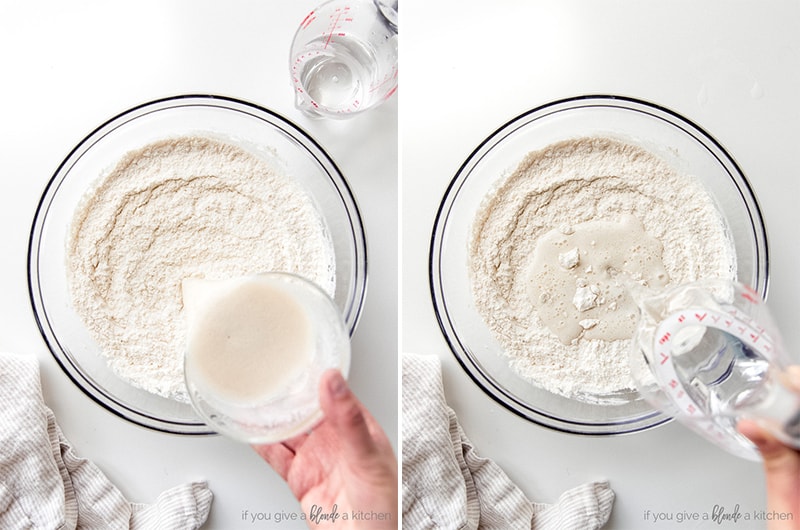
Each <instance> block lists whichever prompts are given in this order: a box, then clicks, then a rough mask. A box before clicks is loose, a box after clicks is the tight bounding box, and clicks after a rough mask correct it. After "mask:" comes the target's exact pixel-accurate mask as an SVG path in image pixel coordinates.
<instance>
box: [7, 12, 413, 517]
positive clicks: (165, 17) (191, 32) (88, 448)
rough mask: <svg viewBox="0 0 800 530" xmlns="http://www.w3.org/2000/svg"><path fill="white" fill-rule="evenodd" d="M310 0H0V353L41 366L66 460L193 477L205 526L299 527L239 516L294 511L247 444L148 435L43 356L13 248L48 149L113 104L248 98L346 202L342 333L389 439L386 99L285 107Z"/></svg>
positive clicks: (175, 478) (393, 292) (114, 473)
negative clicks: (361, 242)
mask: <svg viewBox="0 0 800 530" xmlns="http://www.w3.org/2000/svg"><path fill="white" fill-rule="evenodd" d="M315 4H316V2H314V1H313V0H312V1H308V0H304V1H299V0H295V1H277V0H273V1H244V0H234V1H225V2H218V1H197V0H192V1H189V0H186V1H138V2H124V3H123V2H104V1H99V0H98V1H76V2H57V1H32V2H11V1H3V2H2V3H0V66H2V78H3V81H2V83H0V106H2V111H0V117H1V118H0V175H1V177H0V178H2V180H0V186H1V188H0V189H1V190H2V191H0V226H2V231H0V248H1V249H2V258H0V293H2V294H1V295H0V350H3V351H14V352H19V353H27V354H30V355H35V356H37V357H38V358H39V359H40V361H41V363H40V364H41V371H42V380H43V381H42V384H43V392H44V397H45V401H46V402H47V404H48V405H49V406H50V407H51V408H52V409H53V410H54V412H55V414H56V418H57V421H58V422H59V423H60V425H61V426H62V428H63V431H64V434H65V435H66V437H67V438H68V439H69V440H70V441H71V442H72V444H73V445H74V447H75V450H76V452H77V453H78V454H79V455H80V456H84V457H87V458H89V459H91V460H93V461H94V462H95V463H97V464H98V465H99V466H100V467H101V468H102V469H103V470H104V471H105V472H106V474H107V475H108V476H109V477H110V478H111V480H112V481H113V482H114V483H115V484H117V485H118V486H119V487H120V489H121V490H122V492H123V494H125V495H126V496H127V497H128V498H129V499H130V500H132V501H137V502H152V501H153V500H154V499H155V498H156V496H157V495H158V494H159V493H160V492H161V491H162V490H164V489H166V488H168V487H171V486H174V485H177V484H179V483H183V482H186V481H190V480H197V479H205V480H208V482H209V485H210V487H211V489H212V491H213V492H214V495H215V497H214V502H213V505H212V510H211V516H210V518H209V522H208V525H207V528H210V529H223V530H230V529H234V530H235V529H240V528H241V529H251V528H305V524H302V523H293V524H292V523H281V524H274V523H260V524H258V523H257V524H252V523H250V522H246V521H242V519H241V516H242V512H243V511H244V510H248V511H249V512H250V513H254V512H263V513H274V512H280V511H285V512H295V513H299V510H300V508H299V505H298V504H297V502H296V501H295V500H294V498H293V496H292V495H291V493H290V492H289V490H288V488H287V487H286V485H285V484H284V483H283V481H282V480H281V479H280V477H279V476H278V475H277V474H276V473H274V472H273V471H272V469H271V468H270V467H269V466H267V465H266V464H265V463H264V462H263V461H261V460H260V459H259V457H258V456H257V455H256V454H255V453H254V452H253V451H251V450H250V448H249V447H246V446H244V445H240V444H237V443H235V442H232V441H229V440H227V439H224V438H222V437H218V436H215V437H204V438H203V437H200V438H197V437H179V436H174V435H167V434H161V433H156V432H152V431H149V430H146V429H144V428H141V427H137V426H134V425H132V424H129V423H127V422H126V421H124V420H122V419H119V418H118V417H117V416H114V415H112V414H111V413H109V412H108V411H106V410H105V409H103V408H101V407H100V406H98V405H97V404H95V403H94V402H93V401H92V400H90V399H89V398H88V397H86V396H85V395H84V394H83V393H82V392H81V391H80V390H79V389H77V387H75V386H74V385H73V384H72V383H71V382H70V380H69V379H68V378H67V377H66V376H65V375H64V374H63V373H62V372H61V370H60V368H59V367H58V365H57V364H56V363H55V361H54V360H53V359H52V357H51V355H50V353H49V351H48V350H47V348H46V346H45V344H44V342H43V341H42V340H41V338H40V335H39V332H38V330H37V327H36V323H35V320H34V318H33V314H32V311H31V309H30V307H31V306H30V303H29V300H28V292H27V276H26V253H27V242H28V235H29V230H30V226H31V223H32V221H33V214H34V210H35V209H36V205H37V203H38V200H39V198H40V196H41V193H42V192H43V190H44V187H45V185H46V183H47V181H48V179H49V178H50V177H51V175H52V174H53V173H54V172H55V170H56V168H57V167H58V165H59V163H60V162H61V160H62V159H63V158H64V157H65V156H66V155H67V153H69V151H70V150H71V149H72V148H73V147H74V146H75V145H76V144H77V143H78V142H79V141H80V140H81V139H82V138H83V137H84V136H85V135H87V134H88V133H89V132H91V131H92V130H93V129H94V128H95V127H97V126H98V125H100V124H101V123H103V122H104V121H106V120H107V119H109V118H111V117H112V116H115V115H116V114H118V113H120V112H123V111H124V110H126V109H128V108H130V107H132V106H135V105H138V104H140V103H144V102H146V101H150V100H153V99H157V98H161V97H166V96H172V95H176V94H181V93H213V94H221V95H226V96H231V97H236V98H240V99H244V100H248V101H251V102H253V103H257V104H260V105H263V106H266V107H269V108H270V109H272V110H275V111H277V112H278V113H280V114H282V115H284V116H285V117H287V118H289V119H290V120H292V121H294V122H295V123H297V124H298V125H300V127H302V128H304V129H306V130H307V131H308V132H309V133H310V134H311V135H312V136H313V137H315V138H316V139H317V140H318V141H319V142H320V143H321V144H322V146H323V147H324V148H325V149H326V150H327V151H328V153H329V154H330V155H331V156H332V157H333V159H334V160H335V161H336V162H337V164H338V165H339V167H340V169H341V170H342V172H343V174H344V175H345V177H346V178H347V180H348V182H349V184H350V185H351V188H352V190H353V192H354V194H355V196H356V199H357V201H358V204H359V206H360V208H361V213H362V216H363V220H364V224H365V226H366V232H367V239H368V258H369V265H368V275H369V280H368V293H367V300H366V305H365V307H364V313H363V317H362V320H361V322H360V324H359V327H358V329H357V331H356V333H355V336H354V340H353V362H352V371H351V383H352V386H353V388H354V390H355V392H356V393H357V394H358V395H359V397H361V399H362V400H363V401H364V402H365V403H366V404H367V406H368V407H369V408H370V409H371V410H372V412H373V413H374V414H375V415H376V417H377V418H378V421H379V422H380V423H381V424H382V425H383V426H384V428H385V430H386V431H387V433H388V434H389V436H390V438H391V439H392V440H393V441H394V443H395V445H397V442H396V441H397V369H396V358H397V356H396V350H397V263H398V262H397V259H398V254H397V238H398V236H397V217H398V215H397V98H394V99H393V100H392V101H391V102H390V103H388V104H387V105H385V106H383V107H381V108H379V109H376V110H374V111H373V112H371V113H369V114H365V115H362V116H359V117H356V118H354V119H352V120H351V121H348V122H342V123H339V122H336V123H330V122H315V121H311V120H308V119H306V118H304V117H303V116H302V115H301V114H300V113H299V111H297V110H295V108H294V101H293V91H292V87H291V84H290V81H289V74H288V62H289V57H288V56H289V45H290V43H291V40H292V37H293V35H294V31H295V29H296V28H297V26H298V25H299V23H300V21H302V20H303V18H304V17H305V15H306V14H307V13H308V12H309V11H310V10H311V9H312V8H313V7H314V6H315Z"/></svg>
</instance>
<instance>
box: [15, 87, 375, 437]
mask: <svg viewBox="0 0 800 530" xmlns="http://www.w3.org/2000/svg"><path fill="white" fill-rule="evenodd" d="M190 106H209V107H216V108H220V109H224V110H230V111H235V112H242V113H245V114H249V115H251V116H253V117H256V118H258V119H261V120H262V121H265V122H266V123H268V124H269V125H270V126H272V127H274V128H275V129H276V130H279V131H280V132H282V133H284V134H286V135H288V136H290V137H291V138H292V139H293V140H296V141H297V142H298V144H299V146H301V147H302V148H304V149H305V150H306V151H307V152H308V154H309V155H310V156H312V157H314V158H316V159H318V160H320V162H322V165H323V169H324V170H325V172H326V173H327V175H328V178H329V179H330V181H331V183H332V184H333V186H334V188H335V189H336V192H337V194H338V196H339V198H340V200H341V201H342V204H343V206H344V209H345V211H346V213H347V217H348V218H349V220H350V227H351V230H350V232H351V236H352V240H353V243H354V264H355V265H354V267H355V271H356V274H355V276H356V279H355V282H354V283H355V291H354V296H353V300H352V302H351V304H350V305H349V307H346V308H344V311H343V314H342V318H343V319H344V320H345V322H346V324H347V330H348V333H349V335H350V337H352V336H353V334H354V333H355V330H356V327H357V325H358V323H359V321H360V319H361V315H362V313H363V309H364V302H365V299H366V293H367V284H368V268H369V266H368V265H369V261H368V255H367V240H366V230H365V227H364V223H363V217H362V214H361V211H360V209H359V207H358V203H357V201H356V197H355V195H354V194H353V191H352V189H351V187H350V184H349V183H348V182H347V179H346V178H345V176H344V173H342V171H341V170H340V169H339V166H338V165H337V164H336V162H335V161H334V160H333V158H332V157H331V155H330V154H329V153H328V152H327V151H326V150H325V149H324V148H323V147H322V146H321V145H320V143H319V142H318V141H317V140H316V139H315V138H314V137H313V136H312V135H311V134H309V133H308V132H306V131H305V130H304V129H303V128H301V127H300V126H299V125H297V124H295V123H294V122H292V121H291V120H289V119H288V118H286V117H284V116H283V115H281V114H279V113H278V112H276V111H274V110H271V109H269V108H267V107H264V106H262V105H259V104H256V103H253V102H250V101H247V100H244V99H239V98H235V97H231V96H225V95H219V94H208V93H206V94H204V93H190V94H177V95H172V96H167V97H162V98H157V99H153V100H150V101H146V102H144V103H139V104H137V105H135V106H133V107H130V108H128V109H126V110H124V111H122V112H119V113H117V114H115V115H114V116H112V117H111V118H108V119H107V120H105V121H104V122H102V123H101V124H100V125H98V126H97V127H95V128H94V129H93V130H91V131H90V132H89V133H87V134H86V135H84V136H83V137H82V138H81V139H80V140H79V141H78V142H77V143H76V144H75V146H74V147H73V148H72V149H71V150H70V151H69V152H68V153H67V155H66V156H65V157H64V158H63V159H62V161H61V162H60V163H59V164H58V166H57V167H56V169H55V171H54V172H53V174H52V175H51V176H50V178H49V179H48V181H47V184H46V185H45V187H44V189H43V191H42V193H41V197H40V198H39V201H38V203H37V206H36V209H35V211H34V215H33V221H32V222H31V228H30V234H29V237H28V252H27V263H26V265H27V266H26V273H27V279H28V297H29V300H30V304H31V310H32V312H33V317H34V319H35V321H36V326H37V327H38V329H39V333H40V335H41V336H42V339H43V340H44V342H45V345H46V346H47V348H48V350H49V351H50V353H51V355H52V356H53V358H54V359H55V360H56V362H57V363H58V365H59V366H60V367H61V370H62V371H63V372H64V373H65V374H66V375H67V376H68V377H69V379H70V380H71V381H72V382H73V383H74V384H75V385H76V386H77V387H78V388H79V389H80V390H81V391H82V392H83V393H84V394H85V395H87V396H88V397H89V398H91V399H92V401H94V402H95V403H97V404H99V405H100V406H101V407H103V408H104V409H106V410H108V411H109V412H111V413H113V414H114V415H115V416H118V417H120V418H122V419H124V420H127V421H129V422H131V423H133V424H135V425H138V426H140V427H144V428H147V429H150V430H154V431H158V432H164V433H170V434H178V435H216V434H218V433H217V432H216V431H214V430H212V429H211V428H210V427H209V426H208V425H207V424H206V423H204V422H202V421H201V419H200V416H198V420H199V421H177V420H171V419H165V418H159V417H157V416H156V415H154V414H152V413H149V412H147V411H144V410H142V409H141V408H139V407H137V406H135V405H132V404H128V403H123V402H121V401H120V400H117V399H115V397H114V396H112V395H110V394H109V393H108V392H107V391H106V390H104V389H103V388H100V387H98V385H96V384H95V383H94V381H93V380H91V378H88V377H86V376H85V375H84V374H83V371H82V370H80V369H79V367H78V366H76V365H75V364H76V363H74V362H73V360H72V359H71V358H70V356H69V355H67V354H66V351H67V350H66V349H65V348H63V347H62V345H61V341H60V340H59V338H58V336H57V335H56V333H55V332H54V331H53V330H52V328H51V326H50V324H49V321H48V318H47V310H46V308H45V304H44V301H43V299H42V296H41V284H40V282H39V277H38V262H39V259H40V255H39V244H40V243H41V236H42V228H43V225H44V219H45V218H46V213H47V209H48V208H49V205H50V204H51V203H52V201H53V199H54V197H55V195H56V193H57V191H58V186H59V185H60V184H61V181H62V180H63V176H62V175H61V174H62V170H63V169H64V167H65V166H66V165H67V164H68V163H71V162H72V161H73V159H74V158H75V157H76V156H77V157H78V158H80V156H83V154H85V151H84V149H85V148H86V149H87V150H88V148H87V146H88V147H91V145H93V143H94V142H95V141H96V140H97V139H98V138H101V137H102V136H104V135H105V134H107V133H110V132H112V131H113V130H115V129H116V128H117V127H119V126H123V125H124V124H125V123H126V121H127V119H128V118H134V119H135V118H138V117H141V116H142V115H145V114H148V113H149V112H158V111H162V110H169V109H174V108H179V107H190ZM148 110H149V112H148ZM60 176H61V177H62V178H61V179H59V180H58V181H57V179H58V178H59V177H60ZM165 399H166V398H165Z"/></svg>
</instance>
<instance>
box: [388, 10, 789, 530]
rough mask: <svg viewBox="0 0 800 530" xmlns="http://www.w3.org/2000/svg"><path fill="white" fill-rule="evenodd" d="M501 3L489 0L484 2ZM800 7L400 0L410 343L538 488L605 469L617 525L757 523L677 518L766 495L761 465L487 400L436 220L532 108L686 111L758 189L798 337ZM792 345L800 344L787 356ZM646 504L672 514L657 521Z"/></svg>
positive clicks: (498, 453) (668, 430)
mask: <svg viewBox="0 0 800 530" xmlns="http://www.w3.org/2000/svg"><path fill="white" fill-rule="evenodd" d="M489 5H491V7H488V6H489ZM798 22H800V7H799V6H798V5H797V4H796V3H795V2H789V1H779V2H775V1H770V2H726V1H720V0H715V1H705V2H692V1H684V0H682V1H671V2H635V1H627V2H626V1H604V2H595V1H572V2H563V1H556V0H554V1H536V2H522V1H514V0H500V1H497V2H492V3H488V2H484V1H478V0H461V1H459V2H455V1H436V2H407V3H405V4H403V8H402V10H401V26H402V34H403V38H402V44H401V51H402V53H401V66H402V68H401V72H402V73H401V80H402V83H401V84H402V90H401V95H402V96H401V109H400V129H401V136H400V140H401V178H402V180H401V196H402V209H401V216H402V284H401V285H402V289H401V299H402V310H401V322H402V330H401V350H402V351H409V352H418V353H430V354H435V355H438V356H439V357H440V358H441V359H442V362H443V373H444V385H445V393H446V396H447V399H448V401H449V403H450V404H451V406H452V407H453V408H454V409H455V411H456V413H457V414H458V416H459V419H460V421H461V423H462V426H463V427H464V430H465V432H466V434H467V436H468V437H470V438H471V440H472V441H473V442H474V444H475V446H476V449H477V451H478V453H479V454H481V455H483V456H487V457H490V458H492V459H494V460H495V461H496V462H498V463H499V465H500V466H501V467H503V468H504V469H505V470H506V471H507V472H508V474H509V475H510V476H511V478H512V479H514V480H515V481H516V482H517V483H518V484H519V485H520V487H521V488H522V489H523V491H524V492H525V493H526V494H527V495H528V496H529V498H531V499H532V500H535V501H539V502H554V501H555V500H556V499H557V497H558V495H559V494H560V493H561V492H562V491H564V490H565V489H567V488H569V487H572V486H576V485H578V484H580V483H583V482H586V481H591V480H597V479H608V480H609V481H610V483H611V486H612V488H613V489H614V491H615V492H616V501H615V504H614V509H613V513H612V516H611V520H610V522H609V524H608V526H607V528H609V529H640V528H651V527H652V528H764V527H765V524H764V523H763V522H753V521H750V522H746V521H745V520H739V521H738V524H736V523H725V522H723V524H721V525H718V524H717V523H715V522H713V521H710V520H708V521H702V520H700V521H684V522H682V523H678V521H677V518H678V517H679V516H680V515H682V514H683V512H689V513H690V514H691V513H693V512H697V513H699V514H700V516H701V517H702V514H703V513H709V514H710V513H711V512H712V511H713V510H714V507H715V506H719V507H721V508H723V509H725V510H726V511H728V512H731V511H733V510H734V509H735V506H736V505H739V510H740V512H742V513H745V512H749V513H750V514H751V515H752V514H753V512H760V511H761V510H763V509H764V508H765V499H764V495H765V491H764V486H763V476H762V473H761V468H760V466H759V465H758V464H755V463H751V462H748V461H744V460H741V459H738V458H736V457H734V456H729V455H728V454H727V453H725V452H723V451H721V450H718V449H716V447H715V446H712V445H711V444H709V443H708V442H706V441H705V440H704V439H702V438H700V437H698V436H696V435H695V434H693V433H691V432H689V431H688V430H686V429H684V428H683V427H682V426H681V425H679V424H677V423H672V424H669V425H667V426H663V427H660V428H657V429H654V430H651V431H648V432H645V433H640V434H634V435H628V436H622V437H600V438H594V437H592V438H590V437H581V436H577V435H570V434H562V433H559V432H555V431H552V430H548V429H546V428H543V427H539V426H537V425H534V424H532V423H530V422H527V421H526V420H524V419H522V418H520V417H518V416H516V415H514V414H512V413H511V412H509V411H507V410H506V409H504V408H502V407H501V406H500V405H498V404H497V403H495V402H494V401H493V400H491V399H490V398H489V397H487V396H486V395H485V394H484V393H483V392H482V391H481V389H480V388H479V387H478V386H477V385H475V384H474V383H473V382H472V380H471V379H470V378H469V377H468V376H467V375H466V374H465V373H464V372H463V371H462V369H461V368H460V367H459V365H458V364H457V362H456V360H455V358H454V357H453V355H452V354H451V353H450V351H449V349H448V347H447V344H446V342H445V341H444V339H443V338H442V334H441V333H440V331H439V329H438V326H437V323H436V319H435V316H434V312H433V308H432V304H431V298H430V293H429V289H428V272H427V266H428V250H429V246H428V245H429V242H430V236H431V232H432V229H433V222H434V217H435V214H436V211H437V208H438V206H439V202H440V200H441V198H442V196H443V194H444V192H445V190H446V187H447V185H448V183H449V182H450V180H451V179H452V178H453V176H454V175H455V173H456V171H457V170H458V169H459V167H460V165H461V164H462V163H463V162H464V160H465V159H466V158H467V156H468V155H469V154H470V153H471V152H472V150H473V149H475V148H476V147H477V146H478V144H479V143H480V142H481V141H482V140H483V139H484V138H486V137H487V136H488V135H489V134H490V133H492V132H493V131H494V130H495V129H497V128H498V127H499V126H501V125H502V124H504V123H505V122H506V121H508V120H510V119H511V118H513V117H515V116H517V115H519V114H521V113H522V112H524V111H526V110H529V109H532V108H534V107H537V106H539V105H542V104H544V103H547V102H549V101H552V100H557V99H562V98H565V97H569V96H576V95H581V94H618V95H625V96H630V97H635V98H639V99H644V100H647V101H651V102H653V103H657V104H660V105H662V106H665V107H667V108H670V109H672V110H673V111H676V112H678V113H680V114H682V115H684V116H686V117H687V118H689V119H690V120H692V121H694V122H695V123H697V124H699V125H700V126H701V127H703V128H704V129H705V130H707V131H709V132H710V133H711V134H712V135H713V136H714V137H715V138H716V139H717V140H718V141H720V142H721V143H722V145H724V146H725V148H726V149H727V150H728V152H729V153H731V155H732V156H733V157H734V158H735V159H736V161H737V162H738V163H739V165H740V166H741V168H742V169H743V171H744V173H745V174H746V175H747V177H748V179H749V181H750V183H751V185H752V186H753V188H754V190H755V194H756V195H757V198H758V200H759V202H760V205H761V208H762V210H763V214H764V217H765V222H766V226H767V231H768V235H769V242H770V245H771V248H770V250H771V261H770V277H771V289H770V295H769V305H770V308H771V309H772V310H773V312H774V313H775V315H776V319H777V321H778V324H779V327H780V328H781V330H782V331H783V335H784V342H785V343H786V345H787V347H788V348H789V349H790V350H791V351H793V352H798V350H800V326H797V324H796V322H797V319H798V315H800V309H798V307H797V305H796V302H795V301H796V300H798V299H800V282H798V281H797V279H796V272H795V271H796V270H797V267H798V264H800V247H798V245H797V244H796V230H797V229H796V226H797V224H798V221H799V220H800V216H798V209H797V196H798V192H800V184H799V183H800V180H798V179H797V173H798V171H800V158H798V155H797V153H798V148H797V143H798V141H799V140H800V100H798V94H800V33H798V31H797V24H798ZM795 358H798V359H800V353H795ZM646 510H650V511H651V512H665V513H667V514H671V516H672V518H673V520H672V522H671V523H659V524H654V523H653V522H652V518H651V519H650V520H646V519H645V512H646Z"/></svg>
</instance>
